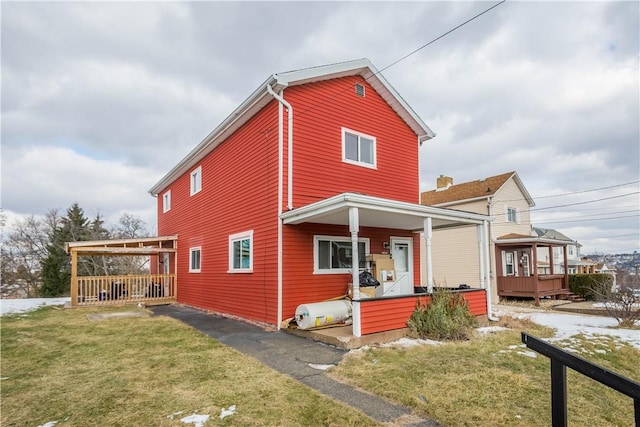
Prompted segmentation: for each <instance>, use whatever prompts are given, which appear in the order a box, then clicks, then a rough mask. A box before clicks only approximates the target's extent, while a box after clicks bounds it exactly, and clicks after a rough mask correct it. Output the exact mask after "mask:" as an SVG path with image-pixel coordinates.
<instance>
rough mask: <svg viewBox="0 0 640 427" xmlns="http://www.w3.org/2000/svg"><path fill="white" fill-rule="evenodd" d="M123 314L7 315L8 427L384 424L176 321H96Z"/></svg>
mask: <svg viewBox="0 0 640 427" xmlns="http://www.w3.org/2000/svg"><path fill="white" fill-rule="evenodd" d="M116 310H117V309H115V310H114V309H99V310H91V311H90V310H63V309H60V308H51V307H49V308H44V309H40V310H38V311H36V312H31V313H28V314H20V315H10V316H3V317H2V320H1V322H2V336H1V342H0V344H1V349H0V356H1V361H2V365H1V372H0V377H2V380H1V382H0V386H1V390H0V398H1V399H0V400H1V409H2V411H1V412H2V415H1V422H0V424H1V425H2V426H30V427H33V426H37V425H43V424H45V423H47V422H51V421H58V424H57V427H64V426H83V427H84V426H187V424H184V423H182V422H181V421H180V419H181V418H183V417H187V416H190V415H192V414H194V413H196V412H197V413H198V414H200V415H209V416H210V417H211V419H210V421H208V422H207V423H206V424H205V425H255V426H267V425H274V426H284V425H286V426H310V425H314V426H316V425H317V426H320V425H324V426H349V425H352V426H369V425H376V424H375V423H374V422H373V421H372V420H371V419H369V418H367V417H365V416H364V415H363V414H361V413H359V412H357V411H356V410H354V409H352V408H347V407H346V406H344V405H342V404H340V403H337V402H335V401H333V400H331V399H329V398H326V397H324V396H322V395H320V394H318V393H316V392H315V391H313V390H311V389H310V388H308V387H306V386H304V385H301V384H300V383H298V382H296V381H294V380H292V379H290V378H288V377H286V376H284V375H281V374H279V373H277V372H275V371H273V370H271V369H269V368H267V367H265V366H263V365H261V364H260V363H258V362H257V361H256V360H254V359H252V358H249V357H246V356H244V355H242V354H240V353H238V352H236V351H235V350H233V349H231V348H229V347H226V346H224V345H222V344H220V343H218V342H216V341H215V340H213V339H211V338H209V337H207V336H205V335H203V334H201V333H200V332H198V331H195V330H193V329H191V328H189V327H188V326H185V325H183V324H182V323H180V322H178V321H176V320H174V319H170V318H166V317H139V318H112V319H105V320H101V321H89V320H88V319H87V315H88V314H90V313H94V312H97V313H106V312H109V311H112V312H113V311H116ZM231 405H235V406H236V412H235V413H234V414H233V415H230V416H228V417H226V418H224V419H220V414H221V409H222V408H225V409H228V408H229V406H231ZM189 425H191V426H193V424H189Z"/></svg>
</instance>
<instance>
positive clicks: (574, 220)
mask: <svg viewBox="0 0 640 427" xmlns="http://www.w3.org/2000/svg"><path fill="white" fill-rule="evenodd" d="M638 216H640V214H636V215H623V216H610V217H607V218H589V219H573V220H567V221H548V222H540V221H536V224H564V223H568V222H585V221H605V220H610V219H621V218H635V217H638Z"/></svg>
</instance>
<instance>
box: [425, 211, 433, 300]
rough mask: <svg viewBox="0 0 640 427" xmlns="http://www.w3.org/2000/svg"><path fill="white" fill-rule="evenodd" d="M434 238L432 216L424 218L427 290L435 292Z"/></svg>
mask: <svg viewBox="0 0 640 427" xmlns="http://www.w3.org/2000/svg"><path fill="white" fill-rule="evenodd" d="M432 238H433V224H432V220H431V217H427V218H425V220H424V239H425V244H426V249H427V292H428V293H430V294H431V293H433V262H432V259H431V240H432Z"/></svg>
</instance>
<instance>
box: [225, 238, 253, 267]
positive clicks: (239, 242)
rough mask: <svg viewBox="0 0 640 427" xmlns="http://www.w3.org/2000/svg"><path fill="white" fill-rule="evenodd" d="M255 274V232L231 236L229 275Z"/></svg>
mask: <svg viewBox="0 0 640 427" xmlns="http://www.w3.org/2000/svg"><path fill="white" fill-rule="evenodd" d="M251 272H253V230H250V231H245V232H243V233H238V234H232V235H231V236H229V273H251Z"/></svg>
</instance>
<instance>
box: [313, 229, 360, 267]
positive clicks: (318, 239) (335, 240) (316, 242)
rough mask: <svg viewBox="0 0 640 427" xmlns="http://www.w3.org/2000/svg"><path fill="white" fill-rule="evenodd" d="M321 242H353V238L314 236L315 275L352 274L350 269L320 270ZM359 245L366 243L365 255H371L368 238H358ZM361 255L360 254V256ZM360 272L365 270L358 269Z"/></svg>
mask: <svg viewBox="0 0 640 427" xmlns="http://www.w3.org/2000/svg"><path fill="white" fill-rule="evenodd" d="M320 240H330V241H333V242H351V237H345V236H313V274H350V273H351V269H350V268H329V269H320V267H319V264H320V257H319V256H320V254H319V251H318V242H319V241H320ZM358 243H364V249H365V254H364V255H367V254H368V253H369V247H370V240H369V238H368V237H360V238H358ZM359 255H360V254H358V256H359ZM358 270H364V269H361V268H358Z"/></svg>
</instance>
